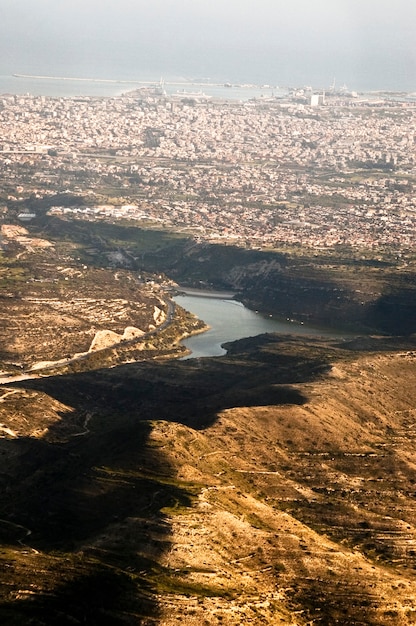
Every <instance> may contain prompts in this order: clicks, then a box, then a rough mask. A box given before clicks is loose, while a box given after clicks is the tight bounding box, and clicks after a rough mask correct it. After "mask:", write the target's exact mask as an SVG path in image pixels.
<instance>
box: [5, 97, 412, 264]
mask: <svg viewBox="0 0 416 626" xmlns="http://www.w3.org/2000/svg"><path fill="white" fill-rule="evenodd" d="M324 102H325V104H322V105H320V106H311V105H310V104H308V103H306V104H305V103H303V102H299V101H298V100H297V99H296V97H295V96H291V97H289V96H288V97H287V98H284V99H272V98H267V99H262V98H258V99H256V100H252V101H248V102H232V101H208V100H204V101H198V100H195V99H191V98H183V99H181V100H178V99H177V98H169V97H160V96H159V97H157V96H152V95H146V96H143V95H140V90H139V91H138V92H136V93H134V92H133V93H131V94H126V95H124V96H121V97H117V98H93V97H84V98H46V97H34V96H29V95H28V96H3V97H2V98H1V99H0V107H1V108H0V133H1V135H0V136H1V140H0V164H1V167H2V171H3V181H4V189H5V190H7V196H8V197H7V198H3V200H4V203H6V202H7V201H16V200H25V199H27V198H30V197H36V198H42V197H47V196H50V195H53V194H55V193H56V192H57V191H63V190H65V191H68V192H71V193H76V194H79V196H80V205H79V206H72V207H63V206H55V207H53V208H52V209H51V213H52V214H62V215H66V216H67V218H69V217H72V218H77V219H89V220H98V219H121V218H123V219H129V220H137V221H139V222H140V221H143V222H147V223H148V222H154V223H156V224H161V225H164V226H168V227H172V228H174V229H178V230H182V231H189V233H190V234H191V235H192V236H194V237H197V238H198V239H202V240H206V241H223V242H224V241H225V242H233V243H235V244H237V245H241V246H246V247H260V248H281V247H282V246H283V247H284V246H291V245H303V246H309V247H311V248H318V249H326V248H332V247H334V246H337V245H342V244H347V245H349V246H352V247H356V248H358V249H363V250H370V251H373V252H374V251H375V252H376V253H377V251H379V250H380V251H382V250H383V248H384V247H386V248H389V249H391V248H394V249H395V250H396V251H397V254H402V253H403V252H406V251H407V250H409V249H411V248H412V246H414V244H415V217H416V196H415V193H414V183H413V181H414V175H415V172H416V151H415V145H416V144H415V141H416V133H415V127H416V105H415V103H414V102H411V101H410V102H409V101H400V100H399V101H394V100H392V99H389V100H387V99H386V100H379V99H378V100H375V99H374V98H373V99H371V98H369V99H363V98H360V99H359V100H358V99H357V98H352V97H350V98H347V97H339V96H338V97H336V96H335V95H333V96H332V97H330V96H327V97H326V99H325V101H324ZM120 194H122V195H121V196H120ZM81 198H83V200H82V201H81ZM23 219H24V214H23Z"/></svg>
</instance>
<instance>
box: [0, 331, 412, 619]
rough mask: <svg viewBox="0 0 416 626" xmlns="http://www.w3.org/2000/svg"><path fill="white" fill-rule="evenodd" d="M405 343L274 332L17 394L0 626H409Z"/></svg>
mask: <svg viewBox="0 0 416 626" xmlns="http://www.w3.org/2000/svg"><path fill="white" fill-rule="evenodd" d="M395 344H396V346H397V348H400V345H399V344H400V341H399V340H396V341H395ZM405 345H406V347H405V348H403V349H401V348H400V349H396V350H392V345H391V344H390V345H389V342H388V341H385V340H381V339H379V340H377V339H371V340H370V339H368V340H367V345H366V346H365V350H358V349H357V345H354V341H352V342H351V344H349V343H348V342H343V343H341V344H337V343H336V342H334V341H333V340H331V341H330V340H325V341H324V340H317V339H314V340H312V339H311V340H304V339H303V340H301V339H294V338H291V337H277V336H274V335H264V336H260V337H258V338H255V339H251V340H242V341H240V342H235V343H234V344H231V345H230V346H228V348H229V350H228V354H227V356H225V357H219V358H211V359H205V360H204V359H197V360H187V361H169V362H165V363H150V362H144V363H136V364H131V365H123V366H120V367H116V368H112V369H105V370H97V371H93V372H85V373H79V374H73V375H67V376H58V377H47V378H40V379H34V380H27V381H23V382H20V383H14V384H10V385H7V386H6V387H2V390H1V391H2V398H1V399H0V400H1V403H0V409H1V413H2V414H1V422H2V429H3V433H4V435H5V438H3V439H2V440H1V466H0V467H1V474H0V475H1V483H2V489H1V496H0V497H1V509H2V511H3V513H2V520H1V521H0V531H1V541H2V552H1V558H2V561H3V567H2V568H1V572H2V574H1V583H0V584H1V586H2V590H3V592H2V597H3V600H2V603H1V605H0V618H1V621H2V623H5V624H21V623H29V620H30V623H31V624H36V625H37V624H45V623H47V624H58V623H59V624H73V623H85V622H86V623H88V624H102V623H108V624H133V623H135V624H137V623H139V624H161V625H163V626H173V625H175V624H189V625H191V624H200V623H202V624H204V623H205V624H229V625H237V624H242V623H247V624H249V623H251V624H263V623H264V624H299V625H301V624H302V625H303V624H304V625H306V624H308V623H309V624H310V623H317V624H318V623H319V624H328V625H329V624H331V625H332V624H337V623H339V624H377V625H379V624H385V625H390V624H391V625H393V624H394V625H397V624H410V623H413V621H414V619H415V617H416V603H415V597H416V579H415V574H414V572H415V567H416V562H415V558H416V543H415V541H416V529H415V527H414V494H415V487H414V485H415V480H416V474H415V459H414V426H415V421H414V417H415V416H414V410H415V409H414V407H415V405H416V403H415V401H416V397H415V393H416V392H415V388H414V385H413V381H414V379H415V369H416V360H415V356H416V349H415V346H414V341H413V343H412V341H411V340H409V339H407V340H406V344H405ZM361 347H362V346H361Z"/></svg>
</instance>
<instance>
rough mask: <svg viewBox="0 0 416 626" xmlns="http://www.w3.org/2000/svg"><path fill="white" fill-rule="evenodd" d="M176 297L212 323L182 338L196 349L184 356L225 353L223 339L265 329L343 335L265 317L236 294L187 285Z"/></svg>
mask: <svg viewBox="0 0 416 626" xmlns="http://www.w3.org/2000/svg"><path fill="white" fill-rule="evenodd" d="M174 300H175V302H176V303H177V304H179V305H180V306H181V307H183V308H184V309H186V310H187V311H191V312H192V313H194V314H195V315H197V316H198V317H199V319H201V320H203V321H204V322H205V323H206V324H208V326H209V327H210V329H209V330H207V331H206V332H204V333H201V334H199V335H193V336H192V337H189V338H188V339H185V340H184V341H183V342H182V343H183V345H185V346H186V347H187V348H188V349H189V350H191V351H192V352H191V354H190V355H188V356H186V357H184V358H198V357H210V356H221V355H223V354H226V350H224V348H222V347H221V345H222V344H223V343H226V342H227V341H235V340H236V339H242V338H244V337H255V336H256V335H260V334H262V333H282V334H296V335H315V336H318V335H319V336H333V337H334V336H336V337H339V336H340V333H335V332H330V331H324V330H322V329H317V328H313V327H311V326H307V325H304V324H297V323H295V322H290V321H281V320H278V319H274V318H273V317H265V316H263V315H261V314H260V313H256V312H255V311H251V310H250V309H247V308H246V307H245V306H244V305H243V304H242V303H241V302H238V301H236V300H233V299H232V294H228V293H218V292H208V291H206V292H204V291H199V290H194V289H192V290H191V289H189V290H188V289H187V290H186V292H185V293H181V295H177V296H175V298H174Z"/></svg>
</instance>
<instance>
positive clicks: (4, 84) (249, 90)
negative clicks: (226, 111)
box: [0, 74, 288, 101]
mask: <svg viewBox="0 0 416 626" xmlns="http://www.w3.org/2000/svg"><path fill="white" fill-rule="evenodd" d="M162 84H163V89H164V91H165V92H166V93H167V94H168V95H173V94H176V95H178V96H183V97H186V96H187V95H200V96H202V95H206V96H208V97H211V98H214V99H217V98H218V99H228V100H242V101H246V100H250V99H252V98H265V99H267V98H272V97H284V96H285V95H287V93H288V89H287V88H285V87H279V86H277V85H253V84H240V83H239V84H231V83H211V82H199V81H198V80H192V79H190V80H184V79H182V80H177V79H174V78H173V79H170V80H169V79H166V80H164V79H163V80H161V79H160V78H155V79H154V80H141V79H140V78H138V79H137V80H118V79H103V78H77V77H62V76H61V77H52V76H34V75H33V76H32V75H13V74H11V75H7V74H6V75H0V95H1V94H13V95H26V94H30V95H32V96H50V97H55V98H59V97H77V96H90V97H94V96H96V97H114V96H120V95H122V94H125V93H128V92H130V91H133V90H135V89H139V88H141V87H150V88H152V87H160V86H161V85H162Z"/></svg>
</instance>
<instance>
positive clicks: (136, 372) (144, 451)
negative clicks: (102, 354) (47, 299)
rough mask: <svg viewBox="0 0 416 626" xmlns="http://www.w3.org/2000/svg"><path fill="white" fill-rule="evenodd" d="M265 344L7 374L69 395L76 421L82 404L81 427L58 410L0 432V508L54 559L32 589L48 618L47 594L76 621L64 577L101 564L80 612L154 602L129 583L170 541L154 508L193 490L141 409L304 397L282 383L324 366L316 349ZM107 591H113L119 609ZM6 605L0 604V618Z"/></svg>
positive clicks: (183, 500)
mask: <svg viewBox="0 0 416 626" xmlns="http://www.w3.org/2000/svg"><path fill="white" fill-rule="evenodd" d="M270 342H271V343H272V340H270ZM265 344H266V350H263V351H262V350H260V351H259V352H258V353H257V354H254V355H253V354H251V355H249V354H248V353H246V354H244V355H241V354H240V355H239V354H234V355H233V356H231V357H229V358H218V359H205V360H204V359H202V360H200V359H191V360H186V361H176V362H169V363H165V364H155V363H142V364H134V365H125V366H121V367H118V368H113V369H107V370H100V371H95V372H88V373H83V374H74V375H68V376H61V377H50V378H43V379H34V380H28V381H25V382H24V383H19V384H16V385H15V386H18V387H20V388H22V387H24V388H25V389H30V390H36V391H40V392H43V393H45V394H47V395H48V396H49V397H51V398H53V399H55V400H58V401H59V402H62V403H63V404H65V405H66V406H69V407H72V408H73V409H74V412H75V416H76V415H79V420H78V422H79V423H82V420H83V416H85V415H86V414H87V413H88V414H90V415H92V418H91V420H90V422H89V423H88V429H86V430H84V431H82V430H80V431H79V432H72V433H70V434H68V433H67V435H66V440H65V441H64V442H62V432H63V431H62V428H63V426H65V420H67V419H68V417H67V414H66V413H65V414H62V421H61V423H58V424H57V425H56V427H55V428H53V427H52V428H50V429H49V433H48V436H47V437H44V438H43V439H40V440H37V439H29V438H26V439H18V440H16V441H7V448H8V452H9V456H11V457H13V459H14V462H13V463H12V465H11V466H9V467H4V468H2V472H3V478H4V482H5V483H7V485H8V493H7V495H6V493H5V492H4V491H3V496H0V498H1V500H2V509H3V511H2V513H1V517H2V518H5V519H8V520H10V521H11V522H13V523H14V524H17V525H21V526H22V527H25V528H29V529H30V530H31V531H32V534H31V535H30V538H29V539H27V541H28V543H30V546H31V547H33V548H36V549H38V550H42V551H43V552H46V553H50V552H51V551H53V553H54V554H56V555H58V556H59V555H60V557H59V558H62V560H63V565H62V570H61V573H60V574H59V576H58V578H57V580H56V581H55V586H54V592H53V593H50V594H49V595H42V594H39V595H38V596H36V597H35V598H34V600H33V602H35V604H33V605H32V606H33V607H35V606H37V607H38V608H39V611H40V612H42V611H44V614H45V616H47V619H48V620H49V621H47V623H48V624H49V623H51V624H52V623H55V622H54V621H53V619H54V618H53V616H54V615H55V614H56V612H57V611H58V608H57V606H58V607H59V611H61V612H62V614H63V615H69V616H71V619H72V618H73V619H74V620H78V622H76V621H75V623H82V619H79V617H78V614H77V613H76V610H75V608H74V606H73V603H74V593H73V589H74V586H75V588H77V585H78V584H80V581H81V580H82V579H84V580H89V581H95V580H98V579H99V574H100V572H101V573H102V571H106V572H107V574H108V580H107V579H106V580H107V582H108V585H109V586H110V589H111V592H109V593H108V594H104V596H103V595H102V594H101V593H99V592H98V591H97V592H96V593H91V594H90V596H91V600H90V602H89V604H88V615H87V614H86V613H85V611H84V613H85V615H87V618H85V619H87V623H89V624H95V623H97V624H98V623H104V622H103V619H104V618H103V617H102V616H103V615H104V613H105V612H106V611H107V614H108V615H107V617H106V618H105V619H106V620H107V621H105V623H108V624H113V623H114V624H118V623H120V624H123V623H130V622H129V621H128V619H130V618H127V617H126V615H124V613H125V609H124V608H123V607H130V608H131V614H134V615H136V616H137V615H138V614H141V615H147V616H152V615H153V616H154V615H156V614H157V606H156V605H153V606H152V605H151V604H149V601H148V600H146V602H145V603H144V604H143V602H142V600H140V599H139V600H137V602H134V601H133V600H132V598H133V597H134V592H133V591H132V588H133V589H135V590H136V595H137V593H139V594H140V592H143V590H144V589H146V588H147V586H148V585H150V586H151V585H152V583H151V582H148V581H149V579H148V578H147V576H148V574H149V573H151V572H153V573H154V572H155V571H157V570H158V568H159V569H160V567H159V565H158V559H159V557H160V555H161V554H162V553H163V552H165V551H167V550H169V548H170V528H169V524H168V523H167V518H166V516H165V515H164V514H163V509H166V508H173V509H175V508H178V507H179V508H180V507H184V506H185V507H186V506H189V505H190V502H191V499H192V496H193V493H192V487H191V486H189V487H188V486H186V485H184V484H183V483H177V482H176V480H175V472H174V471H173V468H172V466H171V463H170V461H169V459H168V458H167V457H166V455H165V454H164V451H163V449H160V448H159V449H158V448H156V447H154V445H153V446H151V445H149V443H148V442H149V434H150V432H151V429H152V426H151V420H164V421H172V422H176V423H179V424H184V425H186V426H188V427H191V428H194V429H203V428H207V427H209V425H211V424H213V423H214V421H215V419H216V416H217V414H218V412H219V411H221V410H222V409H225V408H231V407H237V406H263V405H278V404H288V403H289V404H302V403H304V402H305V401H306V398H305V397H304V396H303V395H302V394H301V393H300V392H299V391H298V390H296V389H295V388H293V387H291V386H290V385H291V384H292V383H299V382H302V381H308V380H313V379H315V378H316V377H317V376H319V375H320V374H321V373H322V372H323V371H325V370H326V368H327V364H326V362H325V359H323V358H322V357H316V358H305V357H304V356H303V357H296V356H291V355H288V354H275V353H273V352H270V351H268V348H267V346H268V341H267V340H265ZM71 420H72V424H73V420H74V415H72V416H71ZM72 428H73V426H72ZM59 439H60V442H59ZM0 530H1V529H0ZM20 535H21V534H20ZM19 539H20V541H22V537H21V536H20V537H16V538H15V541H16V542H17V543H18V541H19ZM23 541H25V540H24V539H23ZM5 542H7V543H9V544H10V543H13V541H12V540H11V539H10V536H9V537H3V543H5ZM80 550H82V552H83V554H84V560H83V565H82V566H77V568H76V569H75V571H73V570H72V569H71V568H70V569H69V571H68V572H67V573H65V572H66V571H67V568H66V565H65V561H66V560H67V559H66V557H65V555H68V554H79V551H80ZM68 567H69V566H68ZM103 568H104V570H103ZM110 572H111V575H110ZM126 572H128V575H127V574H126ZM100 575H101V574H100ZM32 576H33V572H32ZM45 576H46V577H47V575H45ZM97 576H98V579H97ZM127 583H128V584H127ZM45 584H48V583H45ZM91 584H92V585H93V588H94V589H95V586H94V585H95V583H94V582H93V583H91ZM106 584H107V583H106ZM113 587H114V588H113ZM97 588H98V587H97ZM77 594H78V592H77ZM112 596H114V597H117V598H118V601H117V606H118V607H119V608H118V609H116V607H114V606H113V604H112V601H110V599H109V598H111V597H112ZM36 603H37V604H36ZM20 605H21V607H20ZM27 606H28V605H27V604H26V600H25V601H22V602H21V603H19V602H14V603H13V611H14V612H15V613H16V615H19V616H20V617H21V618H22V620H23V622H24V621H25V613H24V611H26V610H27V608H26V607H27ZM130 608H129V610H130ZM9 610H10V607H9V606H8V605H7V604H5V605H3V606H1V605H0V619H1V616H2V614H3V615H7V612H8V611H9ZM85 610H87V609H85ZM126 610H127V609H126ZM22 611H23V612H22ZM59 611H58V612H59ZM103 611H104V613H103ZM127 612H128V611H127ZM113 613H114V614H113ZM35 615H36V613H35ZM123 615H124V617H123ZM110 618H111V619H110ZM68 619H69V618H68ZM83 619H84V618H83ZM85 619H84V621H85ZM100 620H101V621H100ZM111 620H113V621H111ZM10 623H13V622H12V621H11V622H10ZM16 623H17V622H16ZM33 623H34V624H36V623H44V622H42V621H39V622H36V621H34V622H33ZM56 623H58V622H56ZM60 623H63V624H64V623H66V622H65V620H63V621H61V622H60ZM68 623H70V621H68ZM71 623H72V622H71ZM135 623H145V622H140V621H139V622H137V621H136V622H135Z"/></svg>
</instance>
